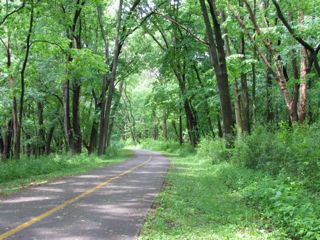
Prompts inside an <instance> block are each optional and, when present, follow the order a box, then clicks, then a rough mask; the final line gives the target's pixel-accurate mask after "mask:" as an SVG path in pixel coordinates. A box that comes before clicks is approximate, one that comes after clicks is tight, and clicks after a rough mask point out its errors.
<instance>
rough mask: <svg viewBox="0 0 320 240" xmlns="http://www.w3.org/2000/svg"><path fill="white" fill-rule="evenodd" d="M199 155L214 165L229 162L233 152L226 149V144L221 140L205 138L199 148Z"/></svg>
mask: <svg viewBox="0 0 320 240" xmlns="http://www.w3.org/2000/svg"><path fill="white" fill-rule="evenodd" d="M197 154H198V155H199V156H200V157H202V158H209V159H210V161H211V162H212V163H214V164H216V163H220V162H223V161H226V160H228V159H229V158H230V154H231V151H230V149H227V148H226V142H225V140H223V139H221V138H219V139H216V140H210V139H208V138H204V139H202V140H201V141H200V143H199V145H198V147H197Z"/></svg>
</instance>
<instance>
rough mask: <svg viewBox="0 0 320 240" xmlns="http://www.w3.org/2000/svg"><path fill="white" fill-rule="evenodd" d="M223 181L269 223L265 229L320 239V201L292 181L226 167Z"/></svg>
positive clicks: (302, 237) (240, 168)
mask: <svg viewBox="0 0 320 240" xmlns="http://www.w3.org/2000/svg"><path fill="white" fill-rule="evenodd" d="M219 175H220V178H221V179H222V180H223V181H224V182H225V184H226V185H227V186H228V187H230V188H231V189H232V190H235V191H237V192H239V193H240V194H241V195H242V196H243V198H244V200H246V202H247V203H248V204H250V205H252V206H254V207H255V208H257V209H258V210H259V211H260V212H261V215H262V216H263V217H264V218H265V219H266V226H265V228H270V227H271V226H272V225H277V226H279V227H282V228H283V229H285V230H286V232H287V234H288V237H289V238H291V239H310V240H311V239H319V238H320V200H319V198H318V197H317V196H316V195H312V194H310V193H309V192H308V191H307V190H306V189H304V187H303V186H302V185H301V184H299V182H297V181H295V180H294V179H292V178H290V177H285V176H283V175H281V174H280V175H278V176H277V177H272V176H270V175H268V174H266V173H264V172H261V171H257V170H250V169H247V168H243V167H238V166H235V165H231V164H225V166H224V167H223V168H221V169H220V172H219Z"/></svg>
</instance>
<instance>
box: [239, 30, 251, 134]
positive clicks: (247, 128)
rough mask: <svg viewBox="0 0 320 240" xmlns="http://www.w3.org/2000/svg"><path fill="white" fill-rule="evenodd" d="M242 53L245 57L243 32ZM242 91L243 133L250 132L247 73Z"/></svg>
mask: <svg viewBox="0 0 320 240" xmlns="http://www.w3.org/2000/svg"><path fill="white" fill-rule="evenodd" d="M240 53H241V54H242V56H243V59H245V41H244V36H243V34H242V37H241V44H240ZM240 79H241V91H242V131H243V133H246V134H248V133H250V109H249V93H248V84H247V74H246V73H244V72H242V73H241V77H240Z"/></svg>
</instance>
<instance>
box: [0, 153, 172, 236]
mask: <svg viewBox="0 0 320 240" xmlns="http://www.w3.org/2000/svg"><path fill="white" fill-rule="evenodd" d="M168 167H169V161H168V159H167V158H166V157H164V156H162V155H160V154H158V153H154V152H150V151H145V150H135V151H134V156H133V157H132V158H130V159H129V160H127V161H125V162H122V163H120V164H117V165H113V166H111V167H106V168H101V169H98V170H95V171H92V172H89V173H86V174H83V175H79V176H74V177H69V178H65V179H63V180H60V181H56V182H52V183H49V184H45V185H41V186H38V187H33V188H30V189H27V190H24V191H22V192H20V193H16V194H13V195H10V196H8V197H5V198H1V199H0V239H1V240H2V239H23V240H31V239H41V240H44V239H50V240H52V239H59V240H71V239H77V240H78V239H79V240H89V239H90V240H91V239H94V240H97V239H108V240H113V239H116V240H119V239H126V240H127V239H136V238H137V237H138V235H139V231H140V229H141V226H142V224H143V222H144V218H145V216H146V214H147V213H148V210H149V209H150V207H151V205H152V202H153V200H154V197H155V195H156V194H157V193H158V192H159V191H160V189H161V186H162V184H163V181H164V177H165V175H166V173H167V170H168Z"/></svg>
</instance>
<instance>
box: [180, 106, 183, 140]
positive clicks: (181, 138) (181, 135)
mask: <svg viewBox="0 0 320 240" xmlns="http://www.w3.org/2000/svg"><path fill="white" fill-rule="evenodd" d="M179 144H180V145H182V144H183V130H182V113H181V109H180V114H179Z"/></svg>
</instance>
